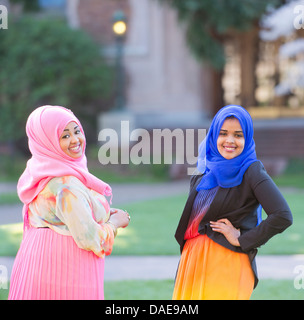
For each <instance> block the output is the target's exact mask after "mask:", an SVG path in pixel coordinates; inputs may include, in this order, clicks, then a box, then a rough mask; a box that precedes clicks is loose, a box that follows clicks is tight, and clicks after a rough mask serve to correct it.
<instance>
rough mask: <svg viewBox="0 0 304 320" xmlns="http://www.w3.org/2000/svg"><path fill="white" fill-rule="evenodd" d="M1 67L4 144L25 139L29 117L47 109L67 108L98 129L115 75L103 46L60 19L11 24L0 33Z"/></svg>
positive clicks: (0, 113) (0, 114)
mask: <svg viewBox="0 0 304 320" xmlns="http://www.w3.org/2000/svg"><path fill="white" fill-rule="evenodd" d="M0 65H1V72H0V127H1V133H2V134H1V135H0V141H4V142H8V140H9V141H11V142H12V141H16V140H17V139H19V138H20V137H22V136H23V135H24V127H25V121H26V119H27V117H28V115H29V113H30V112H31V111H32V110H33V109H34V108H36V107H38V106H40V105H43V104H55V105H63V106H66V107H68V108H70V109H71V110H72V111H73V112H75V114H76V115H77V116H79V117H80V118H82V119H85V122H88V121H90V123H91V126H92V125H93V127H94V123H95V122H96V114H97V113H98V112H100V111H102V109H105V108H106V107H107V106H106V105H105V103H104V100H105V99H106V98H108V97H110V96H111V91H112V83H113V70H112V67H110V66H108V65H107V64H106V63H105V61H104V59H103V58H102V56H101V54H100V47H99V45H97V44H95V43H94V41H93V40H91V38H90V37H89V36H88V35H87V34H85V33H84V32H83V31H79V30H77V31H76V30H71V29H70V28H68V27H67V26H66V25H65V23H64V22H61V21H58V20H50V19H47V20H46V19H38V18H33V17H30V18H29V17H25V18H22V19H20V20H19V21H17V22H15V23H13V22H12V21H11V22H10V26H9V30H8V31H7V32H3V33H1V47H0ZM82 119H81V120H82Z"/></svg>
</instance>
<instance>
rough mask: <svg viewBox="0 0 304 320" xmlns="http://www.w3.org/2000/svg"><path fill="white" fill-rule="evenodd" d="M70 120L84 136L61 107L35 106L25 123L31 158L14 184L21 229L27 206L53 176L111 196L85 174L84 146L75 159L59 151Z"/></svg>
mask: <svg viewBox="0 0 304 320" xmlns="http://www.w3.org/2000/svg"><path fill="white" fill-rule="evenodd" d="M73 121H74V122H76V123H77V124H78V126H79V128H80V130H81V131H82V133H83V135H84V131H83V128H82V126H81V123H80V121H79V120H78V119H77V118H76V116H75V115H74V114H73V112H72V111H71V110H69V109H66V108H64V107H61V106H42V107H39V108H37V109H35V110H34V111H33V112H32V113H31V114H30V116H29V118H28V120H27V124H26V134H27V136H28V144H29V149H30V151H31V153H32V157H31V159H30V160H29V161H28V162H27V166H26V169H25V171H24V172H23V174H22V175H21V177H20V179H19V181H18V185H17V191H18V195H19V198H20V200H21V201H22V202H23V203H24V207H23V218H24V226H25V229H27V228H28V226H29V222H28V205H29V204H30V203H31V202H32V201H33V200H34V199H35V197H36V196H37V195H38V194H39V192H40V191H42V190H43V189H44V187H45V186H46V184H47V183H48V182H49V181H50V180H51V179H52V178H54V177H61V176H75V177H76V178H78V179H79V180H80V181H81V182H82V183H83V184H84V185H85V186H87V187H88V188H90V189H93V190H95V191H97V192H98V193H100V194H102V195H105V196H112V189H111V187H110V186H109V185H108V184H107V183H105V182H103V181H102V180H100V179H98V178H97V177H95V176H93V175H92V174H91V173H90V172H89V170H88V167H87V158H86V156H85V145H84V152H83V155H82V156H81V157H80V158H77V159H74V158H72V157H70V156H68V155H67V154H65V153H64V152H63V151H62V150H61V147H60V143H59V139H60V136H61V134H62V132H63V130H64V128H65V127H66V125H67V124H68V123H70V122H73ZM84 144H85V143H84Z"/></svg>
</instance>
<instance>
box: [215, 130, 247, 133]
mask: <svg viewBox="0 0 304 320" xmlns="http://www.w3.org/2000/svg"><path fill="white" fill-rule="evenodd" d="M220 131H225V132H226V131H228V130H225V129H221V130H220ZM234 132H241V133H243V131H242V130H236V131H234Z"/></svg>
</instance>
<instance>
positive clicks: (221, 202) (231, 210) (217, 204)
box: [175, 161, 292, 286]
mask: <svg viewBox="0 0 304 320" xmlns="http://www.w3.org/2000/svg"><path fill="white" fill-rule="evenodd" d="M202 177H203V175H194V176H192V178H191V182H190V193H189V196H188V199H187V202H186V205H185V208H184V211H183V213H182V216H181V219H180V221H179V224H178V227H177V230H176V233H175V238H176V240H177V242H178V243H179V245H180V250H181V251H182V250H183V247H184V244H185V240H184V234H185V231H186V229H187V226H188V221H189V217H190V214H191V210H192V205H193V202H194V199H195V197H196V195H197V191H196V187H197V186H198V184H199V183H200V181H201V179H202ZM259 204H261V205H262V207H263V209H264V211H265V212H266V214H267V215H268V216H267V219H265V220H264V221H262V222H261V223H260V224H259V225H258V226H257V208H258V206H259ZM221 218H226V219H228V220H229V221H230V222H231V223H232V224H233V226H234V227H235V228H240V231H241V236H240V237H239V242H240V247H235V246H233V245H231V244H230V243H229V242H228V241H227V240H226V238H225V236H224V235H222V234H221V233H218V232H215V231H212V229H211V227H210V224H209V222H210V221H216V220H218V219H221ZM291 224H292V215H291V212H290V209H289V206H288V204H287V202H286V201H285V199H284V197H283V196H282V194H281V192H280V191H279V189H278V187H277V186H276V185H275V183H274V182H273V181H272V179H271V178H270V177H269V175H268V174H267V172H266V170H265V169H264V167H263V165H262V164H261V162H259V161H257V162H254V163H253V164H252V165H250V167H249V168H248V169H247V171H246V172H245V174H244V176H243V181H242V183H241V184H240V185H239V186H237V187H233V188H221V187H220V188H219V189H218V191H217V193H216V195H215V198H214V200H213V202H212V203H211V205H210V207H209V210H208V211H207V213H206V214H205V216H204V217H203V219H202V220H201V222H200V224H199V229H198V232H199V233H200V234H206V235H207V236H208V237H209V238H210V239H212V240H213V241H215V242H216V243H218V244H220V245H222V246H224V247H226V248H228V249H230V250H233V251H235V252H242V253H247V254H248V256H249V259H250V262H251V266H252V269H253V272H254V274H255V286H256V285H257V283H258V277H257V269H256V263H255V256H256V253H257V248H258V247H260V246H261V245H263V244H265V243H266V242H267V241H268V240H269V239H270V238H271V237H273V236H274V235H276V234H277V233H280V232H282V231H284V230H285V229H286V228H287V227H289V226H290V225H291Z"/></svg>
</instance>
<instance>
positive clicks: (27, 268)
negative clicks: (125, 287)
mask: <svg viewBox="0 0 304 320" xmlns="http://www.w3.org/2000/svg"><path fill="white" fill-rule="evenodd" d="M103 279H104V259H102V258H99V257H97V256H96V255H95V254H94V253H93V252H92V251H86V250H83V249H80V248H79V247H78V246H77V245H76V243H75V241H74V240H73V238H72V237H70V236H63V235H60V234H58V233H57V232H55V231H53V230H51V229H49V228H39V229H35V228H31V229H29V230H28V231H27V232H26V235H25V237H24V239H23V241H22V243H21V246H20V249H19V251H18V253H17V256H16V259H15V262H14V266H13V270H12V276H11V282H10V290H9V296H8V299H9V300H103V299H104V292H103Z"/></svg>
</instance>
